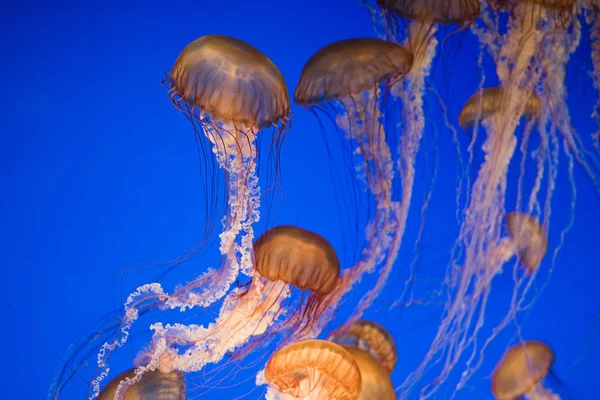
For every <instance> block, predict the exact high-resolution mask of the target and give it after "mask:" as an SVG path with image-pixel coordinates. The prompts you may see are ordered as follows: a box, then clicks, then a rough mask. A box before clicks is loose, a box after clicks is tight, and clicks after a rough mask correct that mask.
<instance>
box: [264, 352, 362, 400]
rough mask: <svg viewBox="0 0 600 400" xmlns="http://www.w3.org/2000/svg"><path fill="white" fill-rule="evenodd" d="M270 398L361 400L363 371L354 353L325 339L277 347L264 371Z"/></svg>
mask: <svg viewBox="0 0 600 400" xmlns="http://www.w3.org/2000/svg"><path fill="white" fill-rule="evenodd" d="M264 379H265V381H266V382H267V383H268V384H269V389H268V391H267V399H270V400H301V399H302V400H358V399H359V398H361V397H359V396H360V393H361V388H362V380H361V370H360V368H359V366H358V364H357V362H356V361H355V360H354V358H353V357H352V355H351V354H350V353H349V352H348V351H347V350H344V349H343V348H342V347H341V346H338V345H337V344H334V343H331V342H326V341H322V340H308V341H303V342H298V343H294V344H292V345H289V346H286V347H283V348H281V349H279V350H277V351H276V352H275V353H273V355H272V356H271V358H269V361H268V362H267V367H266V368H265V371H264Z"/></svg>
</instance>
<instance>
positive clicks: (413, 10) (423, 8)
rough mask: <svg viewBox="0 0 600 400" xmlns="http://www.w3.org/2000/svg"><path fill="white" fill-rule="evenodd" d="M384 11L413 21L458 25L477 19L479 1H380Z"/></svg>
mask: <svg viewBox="0 0 600 400" xmlns="http://www.w3.org/2000/svg"><path fill="white" fill-rule="evenodd" d="M377 3H378V4H379V6H380V7H381V8H382V9H385V10H386V11H388V12H392V13H394V14H396V15H398V16H399V17H402V18H406V19H409V20H412V21H419V22H430V23H436V24H457V23H463V22H465V21H469V20H472V19H475V18H477V16H478V15H479V13H480V6H479V1H478V0H422V1H413V0H378V1H377Z"/></svg>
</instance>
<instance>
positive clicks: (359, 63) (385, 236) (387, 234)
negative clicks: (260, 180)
mask: <svg viewBox="0 0 600 400" xmlns="http://www.w3.org/2000/svg"><path fill="white" fill-rule="evenodd" d="M412 61H413V59H412V55H411V53H410V52H409V51H408V50H407V49H406V48H405V47H404V46H401V45H398V44H395V43H389V42H386V41H383V40H378V39H348V40H342V41H339V42H336V43H332V44H329V45H327V46H325V47H324V48H322V49H320V50H319V51H317V52H316V53H315V54H314V55H313V56H312V57H311V58H310V59H309V60H308V62H307V63H306V65H305V66H304V68H303V70H302V74H301V76H300V80H299V81H298V85H297V86H296V89H295V91H294V100H295V101H296V103H298V104H299V105H301V106H304V107H306V108H308V109H310V110H319V111H323V112H325V113H327V112H333V114H334V115H329V114H327V115H328V116H331V117H332V119H333V120H335V121H336V124H337V128H338V130H339V131H340V133H341V134H343V135H344V137H345V139H346V140H345V141H344V142H345V143H347V144H349V145H351V146H353V147H352V148H351V150H350V151H349V153H350V154H354V155H355V158H354V161H355V163H356V164H355V167H356V170H357V173H358V176H359V178H363V179H364V181H365V183H366V186H367V189H368V190H369V192H370V194H371V195H372V196H373V197H374V201H375V205H376V210H375V215H374V216H373V217H372V218H371V219H370V220H369V223H368V228H367V234H366V242H367V243H366V248H364V249H363V251H362V256H361V259H360V260H359V262H358V263H357V264H356V265H355V266H354V267H353V268H349V269H347V270H346V271H345V272H344V276H343V277H342V282H343V284H342V285H341V286H340V289H341V290H340V291H338V292H337V293H336V294H335V297H336V299H335V303H334V305H333V306H332V308H331V309H332V310H334V309H335V308H336V306H335V304H337V302H339V300H340V299H341V298H342V296H343V295H345V294H346V293H347V292H348V291H349V290H350V289H351V288H352V287H353V286H354V284H355V283H356V282H358V281H359V280H360V279H361V277H362V276H363V275H364V274H365V273H370V272H373V271H374V270H376V267H377V266H378V265H381V264H383V261H384V260H385V266H386V267H385V268H384V269H383V270H382V269H379V281H378V283H377V285H376V286H375V287H374V288H373V290H371V291H370V292H369V293H368V294H366V295H365V297H364V298H363V300H362V301H361V305H360V306H359V308H358V309H357V311H356V312H355V313H354V317H353V318H356V319H358V318H359V317H360V315H361V314H362V311H363V310H364V309H365V308H366V307H368V305H369V304H370V303H371V302H372V300H373V299H374V297H375V296H376V295H377V294H378V293H379V290H380V289H381V287H382V286H383V284H384V283H385V281H386V280H387V276H388V274H389V269H390V268H391V266H392V265H393V263H394V261H395V259H396V258H395V256H396V254H397V249H398V248H399V247H400V240H401V238H402V234H403V229H399V228H398V225H397V223H396V221H397V220H398V218H399V216H398V215H399V214H400V213H401V211H406V207H405V208H402V209H401V211H398V210H400V208H399V204H398V202H397V201H394V200H392V191H393V188H392V181H393V178H394V159H393V156H392V152H391V151H390V148H389V145H388V142H387V135H390V136H392V137H394V136H395V131H396V129H397V128H396V123H397V122H398V121H397V120H395V119H394V117H396V116H397V114H396V113H395V110H393V109H392V110H390V113H386V115H384V113H383V111H382V110H386V109H390V107H389V105H390V104H391V103H389V101H390V96H389V93H390V88H391V87H392V86H394V85H395V84H400V82H402V79H403V78H404V77H405V76H406V74H407V73H408V72H409V71H410V68H411V66H412ZM386 121H393V123H392V124H390V126H387V125H384V124H385V122H386ZM412 177H413V174H412V173H410V171H409V172H408V173H407V174H406V175H405V174H404V173H403V176H402V181H403V182H412ZM406 185H408V186H410V187H408V188H406V190H404V189H403V191H402V193H403V197H404V198H405V199H408V198H409V197H410V191H411V190H412V183H410V184H409V183H407V184H406ZM361 212H362V211H361ZM390 254H392V259H390V258H389V257H388V256H389V255H390ZM386 271H387V272H386ZM327 322H328V321H327V318H324V319H323V320H322V324H326V323H327ZM349 322H350V323H351V322H352V321H349Z"/></svg>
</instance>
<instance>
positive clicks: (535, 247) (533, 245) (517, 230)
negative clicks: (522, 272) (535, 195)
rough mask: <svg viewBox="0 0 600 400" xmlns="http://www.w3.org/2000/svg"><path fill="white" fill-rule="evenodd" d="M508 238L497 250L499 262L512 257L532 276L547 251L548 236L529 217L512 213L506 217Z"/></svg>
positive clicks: (531, 217)
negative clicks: (515, 257) (517, 259)
mask: <svg viewBox="0 0 600 400" xmlns="http://www.w3.org/2000/svg"><path fill="white" fill-rule="evenodd" d="M506 224H507V226H508V233H509V235H510V237H508V238H504V239H502V240H501V242H500V245H499V246H498V249H497V255H498V257H499V260H498V261H499V262H500V263H503V262H505V260H508V259H509V258H511V257H512V256H513V255H516V256H517V257H518V258H519V262H520V263H521V264H522V265H523V266H524V267H525V268H526V270H527V272H528V273H530V274H532V273H534V272H535V270H536V269H537V267H538V266H539V265H540V263H541V261H542V258H544V256H545V255H546V252H547V251H548V234H547V233H546V230H545V229H544V227H543V226H542V225H541V224H540V223H539V221H538V220H537V219H536V218H534V217H533V216H531V215H528V214H524V213H519V212H512V213H508V214H507V215H506Z"/></svg>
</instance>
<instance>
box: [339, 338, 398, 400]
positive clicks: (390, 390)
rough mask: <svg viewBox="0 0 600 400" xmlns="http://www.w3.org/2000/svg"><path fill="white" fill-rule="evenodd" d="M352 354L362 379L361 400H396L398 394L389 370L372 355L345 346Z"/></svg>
mask: <svg viewBox="0 0 600 400" xmlns="http://www.w3.org/2000/svg"><path fill="white" fill-rule="evenodd" d="M343 348H344V349H345V350H346V351H347V352H348V353H350V355H351V356H352V358H353V359H354V361H356V364H357V365H358V369H359V370H360V377H361V382H362V385H361V390H360V396H359V397H358V399H359V400H372V399H377V400H396V392H395V390H394V385H393V383H392V379H391V378H390V375H389V373H388V370H387V369H386V368H385V367H384V366H383V365H382V364H381V363H380V362H379V361H378V360H376V359H375V358H374V357H373V356H372V355H371V354H370V353H368V352H366V351H364V350H362V349H359V348H357V347H354V346H343Z"/></svg>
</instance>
